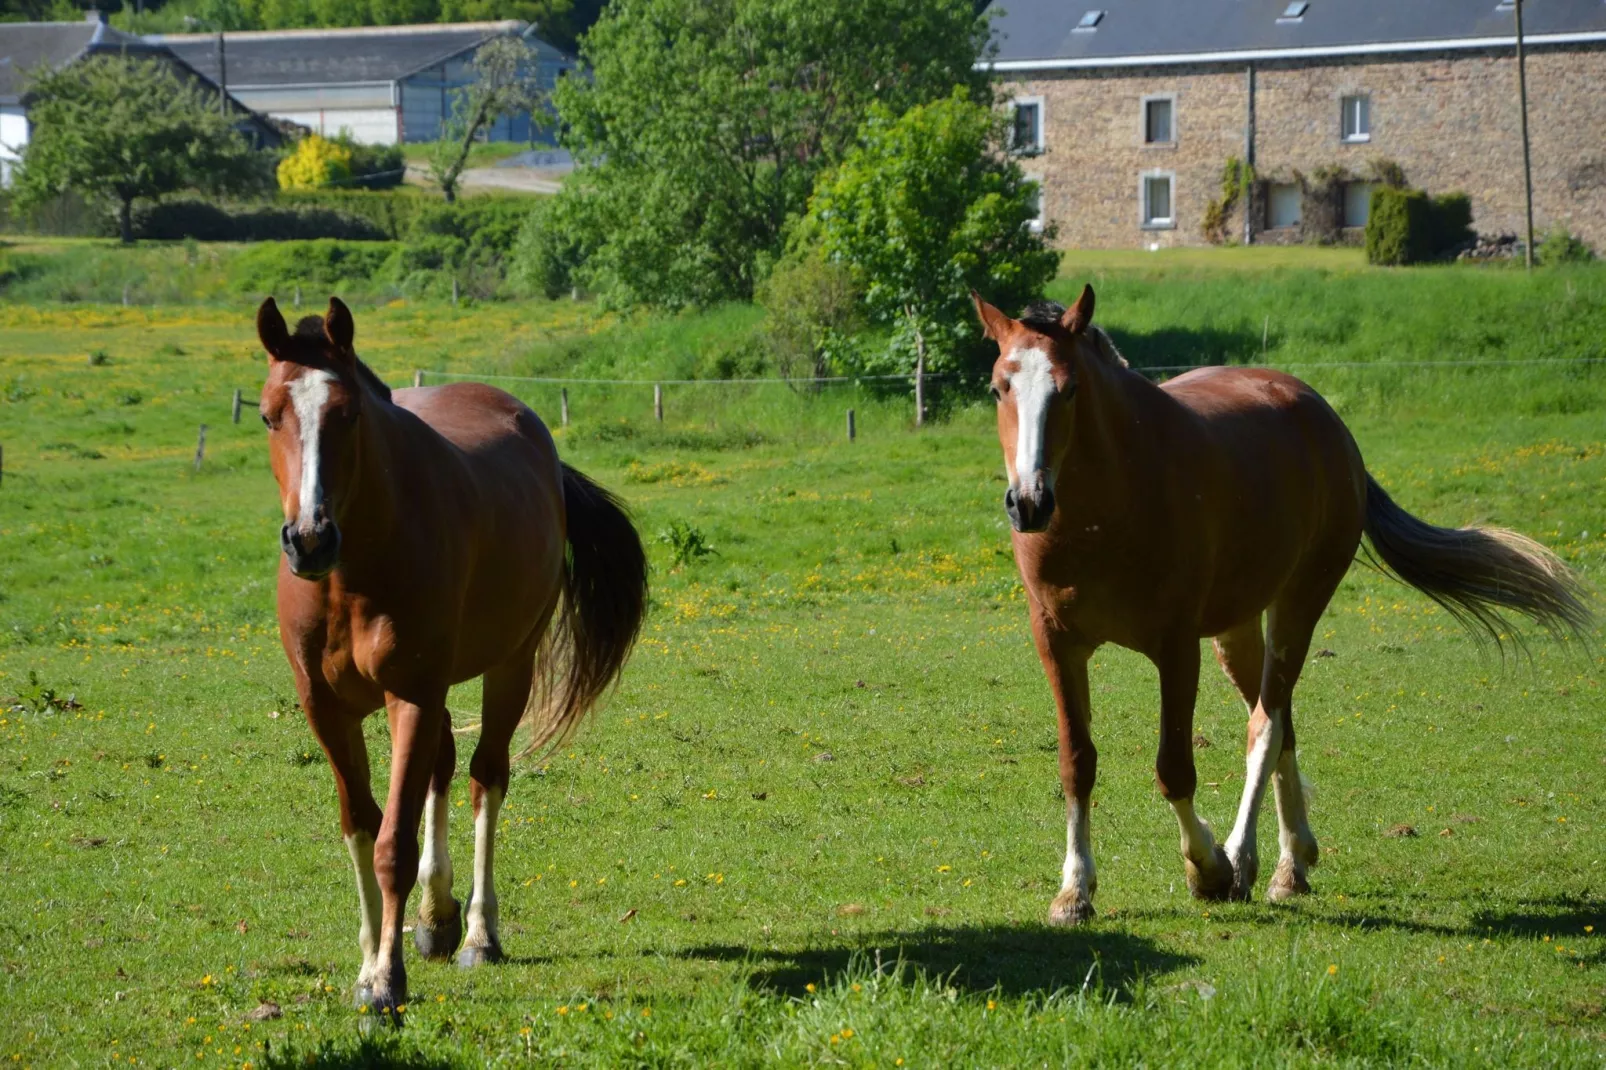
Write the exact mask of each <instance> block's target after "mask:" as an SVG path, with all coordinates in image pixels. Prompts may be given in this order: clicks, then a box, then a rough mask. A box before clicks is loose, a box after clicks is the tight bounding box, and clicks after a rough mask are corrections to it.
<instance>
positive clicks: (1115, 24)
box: [991, 0, 1606, 69]
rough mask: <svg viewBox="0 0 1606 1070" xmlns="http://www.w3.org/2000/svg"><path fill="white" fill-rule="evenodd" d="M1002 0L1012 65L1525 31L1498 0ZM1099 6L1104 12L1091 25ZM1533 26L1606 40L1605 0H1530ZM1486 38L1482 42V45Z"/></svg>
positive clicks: (1002, 58)
mask: <svg viewBox="0 0 1606 1070" xmlns="http://www.w3.org/2000/svg"><path fill="white" fill-rule="evenodd" d="M1298 6H1300V5H1290V4H1289V3H1288V0H1086V2H1084V3H1078V2H1077V0H995V2H994V3H993V4H992V5H991V8H992V9H994V10H997V11H998V12H999V14H998V15H997V16H995V18H994V20H993V28H994V40H995V41H996V42H997V44H998V46H999V52H998V56H997V58H996V62H997V64H998V66H1000V67H1002V68H1004V69H1008V68H1011V67H1014V68H1029V67H1031V66H1033V65H1039V64H1040V65H1043V66H1073V65H1074V66H1105V65H1109V66H1115V65H1119V64H1130V63H1134V62H1144V61H1154V62H1157V61H1162V60H1165V61H1181V60H1185V59H1197V58H1201V57H1205V58H1207V57H1209V56H1211V55H1218V54H1219V55H1224V56H1232V57H1233V58H1238V55H1239V54H1242V53H1259V52H1265V53H1272V54H1275V53H1281V52H1294V53H1295V54H1298V53H1299V52H1301V51H1310V52H1312V53H1320V52H1324V51H1325V52H1328V53H1334V54H1342V53H1343V52H1347V51H1352V52H1387V51H1395V50H1399V51H1405V50H1410V49H1419V48H1424V47H1433V46H1435V45H1438V46H1443V47H1488V45H1489V44H1491V43H1495V42H1505V43H1509V42H1510V41H1511V40H1513V39H1514V37H1515V33H1516V30H1515V24H1514V21H1513V14H1512V9H1511V8H1509V7H1501V8H1500V9H1499V10H1496V8H1497V0H1310V2H1309V3H1308V4H1305V5H1303V6H1304V8H1305V10H1304V11H1303V13H1302V14H1299V15H1295V16H1290V15H1288V14H1287V12H1288V11H1289V10H1290V8H1291V7H1298ZM1089 11H1102V12H1104V16H1103V18H1101V19H1099V20H1098V24H1097V26H1096V27H1095V28H1093V29H1092V30H1091V31H1090V30H1087V29H1078V28H1077V26H1078V23H1080V22H1081V21H1082V20H1083V18H1084V16H1085V15H1087V13H1088V12H1089ZM1523 33H1524V35H1525V36H1531V37H1533V38H1535V39H1536V40H1540V41H1542V40H1543V38H1545V37H1546V36H1552V35H1591V36H1593V35H1599V36H1600V37H1601V38H1602V39H1606V3H1602V2H1601V0H1526V2H1525V3H1524V4H1523ZM1479 42H1482V44H1481V45H1480V44H1479Z"/></svg>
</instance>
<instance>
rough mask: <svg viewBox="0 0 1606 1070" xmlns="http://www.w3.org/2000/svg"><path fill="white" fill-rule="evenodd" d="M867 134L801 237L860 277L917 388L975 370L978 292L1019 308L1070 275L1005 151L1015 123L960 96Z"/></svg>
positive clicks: (829, 178)
mask: <svg viewBox="0 0 1606 1070" xmlns="http://www.w3.org/2000/svg"><path fill="white" fill-rule="evenodd" d="M860 136H861V143H860V145H859V146H858V147H857V148H855V149H854V150H853V151H852V152H850V153H848V155H847V157H846V158H845V159H844V160H843V161H842V164H841V166H840V167H838V168H837V169H836V170H835V171H833V172H831V173H830V174H827V175H825V176H824V177H822V179H821V181H820V184H819V188H818V189H817V190H816V191H815V194H814V198H813V199H812V200H811V201H810V204H809V214H808V217H807V218H806V219H805V221H804V224H803V227H802V228H801V229H800V235H801V236H802V237H803V238H806V239H807V240H811V241H817V242H818V243H819V244H820V247H821V249H822V250H823V252H824V253H825V255H826V257H827V258H829V259H832V260H835V261H839V262H841V263H843V264H846V265H847V266H848V267H849V268H850V269H851V270H852V271H853V273H854V275H855V276H856V278H857V279H858V282H859V285H860V286H861V287H862V289H863V292H864V295H865V304H866V306H867V307H868V309H869V312H870V314H871V315H872V316H873V317H874V318H876V319H877V320H879V321H881V322H884V323H887V324H889V325H891V326H892V327H893V331H894V333H893V339H894V350H893V352H894V353H895V354H901V355H902V356H901V357H900V359H899V363H900V364H903V366H904V367H907V366H908V365H907V363H904V361H905V360H906V358H907V356H908V355H910V354H911V353H912V355H913V357H914V371H915V374H916V377H917V386H918V384H919V379H920V377H922V376H923V375H924V373H925V372H926V371H933V370H935V371H948V370H952V371H962V372H970V371H974V370H976V368H975V364H974V361H975V358H976V357H977V355H978V352H979V349H980V346H979V339H977V337H976V334H975V330H974V328H973V326H972V321H971V310H970V302H969V293H970V291H971V290H978V291H980V292H982V293H984V294H986V295H988V300H990V301H994V302H996V303H998V304H1000V305H1002V306H1004V307H1006V308H1013V307H1018V306H1019V305H1021V304H1024V303H1025V302H1027V301H1029V300H1031V299H1032V298H1033V297H1035V296H1037V295H1038V294H1039V293H1040V292H1041V290H1042V287H1043V285H1044V284H1045V283H1046V282H1048V280H1049V279H1051V278H1053V276H1054V272H1055V270H1056V269H1057V268H1058V265H1059V254H1057V253H1055V252H1054V251H1053V250H1051V249H1050V248H1048V242H1049V241H1050V240H1052V239H1053V237H1054V228H1053V226H1052V225H1051V226H1049V227H1048V228H1046V229H1043V230H1037V229H1034V228H1033V226H1032V225H1031V224H1032V220H1034V219H1035V218H1036V217H1037V215H1038V209H1037V204H1038V191H1037V189H1036V187H1035V186H1034V184H1033V183H1031V182H1028V181H1027V180H1026V179H1025V178H1024V177H1023V176H1022V175H1021V171H1020V167H1019V166H1017V165H1016V163H1015V161H1014V160H1013V159H1011V158H1010V157H1009V156H1008V155H1007V153H1005V152H1004V151H1003V146H1004V144H1005V140H1006V139H1005V126H1004V119H1003V117H1002V116H1001V115H1000V114H999V113H997V112H996V111H994V110H993V109H992V108H990V107H988V106H987V105H985V104H980V103H976V102H974V101H972V100H971V99H969V97H968V96H967V94H966V93H965V91H964V90H963V89H955V90H954V92H953V94H952V95H950V96H948V97H946V98H945V99H943V100H938V101H933V102H932V103H930V104H924V105H917V106H916V107H913V108H910V109H909V110H908V111H907V112H905V113H904V114H903V115H902V116H901V117H898V116H895V115H894V114H893V112H892V111H891V109H889V108H887V107H884V106H882V105H879V104H878V105H875V106H873V107H872V108H871V110H870V117H869V118H868V119H867V120H866V121H865V124H864V128H863V130H862V132H861V135H860ZM922 400H923V399H922ZM917 413H921V415H923V413H922V412H921V409H920V408H918V407H917ZM919 418H920V416H919V415H917V419H919Z"/></svg>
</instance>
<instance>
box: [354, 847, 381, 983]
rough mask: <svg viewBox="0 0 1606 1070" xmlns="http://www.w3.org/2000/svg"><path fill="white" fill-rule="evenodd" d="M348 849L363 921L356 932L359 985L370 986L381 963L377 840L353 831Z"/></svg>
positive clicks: (358, 908)
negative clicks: (375, 844) (376, 867)
mask: <svg viewBox="0 0 1606 1070" xmlns="http://www.w3.org/2000/svg"><path fill="white" fill-rule="evenodd" d="M346 850H347V851H349V852H350V853H351V866H352V869H354V870H355V871H356V873H357V910H358V913H359V914H360V915H361V918H362V922H361V925H360V927H359V928H358V930H357V943H358V944H359V945H360V946H361V947H362V972H361V973H359V974H358V975H357V983H358V984H371V983H372V981H373V974H374V968H375V967H376V966H377V965H378V961H379V919H380V905H381V900H380V895H379V878H378V877H376V876H374V840H373V837H372V836H369V835H368V834H367V833H366V832H354V833H352V834H351V835H350V836H347V837H346Z"/></svg>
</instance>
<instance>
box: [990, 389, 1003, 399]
mask: <svg viewBox="0 0 1606 1070" xmlns="http://www.w3.org/2000/svg"><path fill="white" fill-rule="evenodd" d="M987 393H989V394H991V395H992V396H993V400H994V401H1003V400H1004V398H1003V395H1001V394H999V392H998V387H996V386H989V387H988V388H987Z"/></svg>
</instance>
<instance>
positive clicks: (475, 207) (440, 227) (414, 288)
mask: <svg viewBox="0 0 1606 1070" xmlns="http://www.w3.org/2000/svg"><path fill="white" fill-rule="evenodd" d="M534 206H535V202H534V201H532V200H531V199H530V198H528V197H518V196H513V197H472V198H469V199H467V200H459V201H455V202H453V203H450V204H447V203H443V202H440V201H431V202H429V203H428V205H427V206H426V207H424V208H423V209H422V210H420V211H419V213H418V215H417V216H416V217H415V218H414V219H413V224H412V227H411V229H410V231H409V233H408V235H407V242H406V244H405V245H403V246H402V248H401V250H400V251H399V253H398V256H397V262H396V265H395V279H396V281H397V282H398V283H400V284H401V285H402V286H403V288H404V289H406V290H407V291H408V292H411V293H421V292H424V293H436V294H444V293H446V292H448V291H449V290H450V289H451V280H452V279H454V278H455V279H457V281H458V283H459V284H460V286H464V287H466V288H467V290H468V292H469V294H470V295H471V296H474V297H480V298H487V297H492V296H494V295H495V294H496V293H497V291H498V290H500V289H501V286H502V282H503V279H504V277H505V275H506V271H507V264H508V261H509V258H510V256H511V254H512V250H513V246H514V245H515V244H516V243H517V241H518V237H519V232H520V230H521V229H522V228H523V226H524V222H525V219H526V218H527V217H528V216H529V214H530V212H531V211H532V210H533V208H534Z"/></svg>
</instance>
